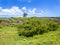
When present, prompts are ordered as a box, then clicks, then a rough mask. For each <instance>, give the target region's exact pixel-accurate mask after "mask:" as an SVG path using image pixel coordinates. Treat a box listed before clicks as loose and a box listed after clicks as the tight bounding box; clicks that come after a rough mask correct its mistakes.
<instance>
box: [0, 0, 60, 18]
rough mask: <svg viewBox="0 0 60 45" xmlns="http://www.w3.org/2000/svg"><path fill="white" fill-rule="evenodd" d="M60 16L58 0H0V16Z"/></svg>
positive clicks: (59, 0) (59, 1)
mask: <svg viewBox="0 0 60 45" xmlns="http://www.w3.org/2000/svg"><path fill="white" fill-rule="evenodd" d="M23 13H27V14H28V17H32V16H37V17H60V0H0V17H22V16H23Z"/></svg>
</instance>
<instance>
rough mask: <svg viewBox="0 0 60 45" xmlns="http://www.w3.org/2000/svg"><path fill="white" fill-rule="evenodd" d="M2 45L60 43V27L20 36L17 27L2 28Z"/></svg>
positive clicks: (50, 44)
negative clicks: (46, 31)
mask: <svg viewBox="0 0 60 45" xmlns="http://www.w3.org/2000/svg"><path fill="white" fill-rule="evenodd" d="M0 45H60V29H58V30H57V31H54V32H52V31H51V32H49V33H45V34H42V35H35V36H33V37H24V36H18V34H17V28H15V27H4V28H2V29H0Z"/></svg>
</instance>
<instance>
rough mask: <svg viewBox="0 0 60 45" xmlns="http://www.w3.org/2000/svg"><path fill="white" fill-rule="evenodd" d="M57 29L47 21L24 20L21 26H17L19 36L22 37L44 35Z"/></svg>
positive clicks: (54, 24) (55, 24)
mask: <svg viewBox="0 0 60 45" xmlns="http://www.w3.org/2000/svg"><path fill="white" fill-rule="evenodd" d="M57 28H58V24H57V23H55V22H53V21H48V20H47V19H45V20H44V19H43V20H42V21H40V19H37V18H32V19H26V20H25V21H24V23H23V24H21V25H19V26H18V33H19V36H21V35H23V36H26V37H30V36H34V35H37V34H44V33H47V32H49V31H55V30H56V29H57Z"/></svg>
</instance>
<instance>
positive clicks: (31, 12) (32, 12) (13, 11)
mask: <svg viewBox="0 0 60 45" xmlns="http://www.w3.org/2000/svg"><path fill="white" fill-rule="evenodd" d="M36 11H37V9H36V8H32V9H28V8H26V7H22V8H19V7H17V6H13V7H11V8H10V9H3V7H0V16H6V15H7V16H11V17H12V16H13V17H19V16H22V15H23V13H25V12H26V13H27V14H28V16H38V15H44V14H45V13H46V12H45V11H44V10H41V11H40V12H36Z"/></svg>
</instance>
